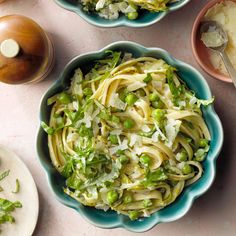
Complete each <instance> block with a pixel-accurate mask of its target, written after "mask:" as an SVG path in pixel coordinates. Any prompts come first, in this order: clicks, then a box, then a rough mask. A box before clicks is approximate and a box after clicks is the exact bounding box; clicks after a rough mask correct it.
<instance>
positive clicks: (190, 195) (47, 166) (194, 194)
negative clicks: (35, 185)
mask: <svg viewBox="0 0 236 236" xmlns="http://www.w3.org/2000/svg"><path fill="white" fill-rule="evenodd" d="M116 47H119V48H125V47H130V48H133V49H138V50H139V51H140V52H142V53H149V52H152V53H155V54H156V55H158V56H156V57H162V58H163V59H164V60H166V61H167V62H168V63H169V64H171V65H172V66H175V67H176V68H178V69H179V70H181V69H183V68H185V69H188V70H190V71H191V73H193V74H195V75H196V76H197V78H198V80H199V81H200V83H201V84H202V85H203V86H204V93H205V95H204V99H208V98H211V97H212V94H211V91H210V88H209V86H208V84H207V82H206V80H205V79H204V77H203V76H202V75H201V74H200V73H199V72H198V71H197V70H196V69H195V68H193V67H192V66H190V65H188V64H186V63H185V62H182V61H180V60H177V59H175V58H174V57H172V56H171V55H170V54H169V53H168V52H167V51H165V50H163V49H161V48H154V47H151V48H146V47H144V46H142V45H140V44H137V43H134V42H130V41H120V42H115V43H112V44H110V45H108V46H106V47H104V48H102V49H101V50H99V51H93V52H89V53H85V54H81V55H79V56H77V57H75V58H73V59H72V60H71V61H70V62H69V63H68V64H67V65H66V66H65V68H64V70H63V72H62V73H61V74H60V77H59V79H58V80H56V81H55V82H54V84H53V85H52V86H51V87H50V88H49V89H48V90H47V91H46V93H45V94H44V95H43V97H42V100H41V105H40V117H39V119H40V122H41V121H45V119H44V118H43V116H44V115H43V110H44V104H46V103H45V101H46V100H47V98H48V97H50V96H52V95H53V94H51V91H52V90H54V89H57V88H62V87H64V88H65V84H64V79H65V78H66V77H65V76H66V75H67V73H69V71H70V65H71V64H73V63H74V62H78V61H83V60H84V59H85V58H90V57H91V56H99V55H104V52H105V51H106V50H114V48H116ZM204 112H205V114H207V115H208V116H210V119H211V122H213V124H214V126H215V127H214V128H215V129H216V130H217V131H216V132H217V140H216V144H215V148H214V149H213V150H212V152H211V155H210V158H209V159H210V161H209V163H208V164H209V166H208V168H209V171H210V173H211V175H210V177H209V179H207V182H205V183H204V185H203V186H201V188H200V190H198V191H188V192H187V193H186V195H187V201H186V202H184V204H183V205H182V206H181V210H179V212H177V213H174V214H172V215H171V216H169V217H163V216H162V217H159V216H158V215H155V214H153V215H151V217H153V218H154V219H153V220H152V221H151V223H149V224H147V225H146V226H144V227H141V228H139V227H138V228H136V227H135V226H132V227H131V226H129V225H126V223H125V222H124V221H123V220H121V219H120V218H119V221H117V222H113V223H107V222H103V223H101V220H98V221H97V222H95V221H94V220H92V219H90V216H88V214H87V213H86V214H85V213H84V212H83V211H82V210H81V209H80V207H79V206H78V203H77V204H75V203H73V202H72V200H71V199H72V198H71V199H65V198H62V197H60V196H59V195H57V193H56V191H55V189H54V186H53V184H52V183H53V179H52V178H53V174H54V173H55V172H56V169H55V168H54V167H53V166H52V164H51V163H46V162H45V161H44V160H43V156H42V154H40V153H41V151H40V150H41V148H42V147H40V139H41V134H42V133H43V130H42V128H41V127H40V126H39V131H38V135H37V140H36V146H37V153H38V158H39V161H40V163H41V165H42V166H43V168H44V170H45V172H46V176H47V180H48V185H49V187H50V189H51V191H52V192H53V193H54V194H55V196H56V198H57V200H58V201H60V202H61V203H62V204H64V205H66V206H68V207H70V208H73V209H75V210H76V211H78V212H79V213H80V214H81V215H82V216H83V217H84V218H85V219H86V220H87V221H89V222H90V223H91V224H93V225H95V226H97V227H100V228H106V229H111V228H125V229H127V230H129V231H132V232H144V231H147V230H150V229H151V228H153V227H154V226H155V225H157V224H159V223H164V222H171V221H175V220H177V219H179V218H181V217H183V216H184V215H185V214H186V213H187V212H188V211H189V210H190V208H191V206H192V204H193V202H194V200H195V199H196V198H198V197H199V196H201V195H202V194H204V193H205V192H206V191H207V190H208V189H209V188H210V186H211V185H212V183H213V181H214V178H215V174H216V160H217V158H218V155H219V153H220V151H221V148H222V145H223V138H224V134H223V128H222V124H221V121H220V119H219V117H218V115H217V114H216V113H215V110H214V107H213V106H212V105H209V106H207V108H205V110H204ZM208 156H209V154H208ZM47 159H50V157H47ZM172 204H173V203H172ZM169 206H171V205H169ZM169 206H167V207H165V208H164V209H166V208H168V207H169ZM161 211H162V210H161ZM120 216H122V215H120ZM151 217H150V218H151Z"/></svg>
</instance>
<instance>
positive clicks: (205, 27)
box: [200, 21, 236, 88]
mask: <svg viewBox="0 0 236 236" xmlns="http://www.w3.org/2000/svg"><path fill="white" fill-rule="evenodd" d="M209 29H210V30H211V31H212V29H213V30H215V31H217V32H218V33H219V34H220V35H221V36H222V38H223V42H222V44H221V45H220V46H219V45H212V46H207V45H206V44H205V42H204V41H203V43H204V44H205V46H206V47H208V48H210V49H211V50H213V51H215V52H217V53H219V55H220V56H221V58H222V60H223V62H224V65H225V67H226V69H227V71H228V73H229V75H230V77H231V79H232V81H233V83H234V86H235V88H236V69H235V68H234V66H233V65H232V63H231V61H230V60H229V57H228V55H227V54H226V53H225V48H226V46H227V44H228V35H227V33H226V32H225V31H224V30H223V28H222V27H221V25H220V24H218V23H217V22H216V21H205V22H203V23H202V25H201V29H200V33H201V34H202V33H206V32H209Z"/></svg>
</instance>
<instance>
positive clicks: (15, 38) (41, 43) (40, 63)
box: [0, 15, 52, 84]
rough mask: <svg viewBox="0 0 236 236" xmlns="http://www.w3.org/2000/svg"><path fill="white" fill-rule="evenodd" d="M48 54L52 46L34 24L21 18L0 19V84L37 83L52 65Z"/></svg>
mask: <svg viewBox="0 0 236 236" xmlns="http://www.w3.org/2000/svg"><path fill="white" fill-rule="evenodd" d="M51 54H52V46H51V42H50V41H49V39H48V37H47V35H46V33H45V32H44V31H43V29H42V28H41V27H40V26H39V25H38V24H37V23H35V22H34V21H33V20H31V19H29V18H27V17H24V16H20V15H9V16H4V17H1V18H0V81H2V82H5V83H9V84H22V83H27V82H31V81H35V80H40V77H42V76H44V74H45V73H46V72H47V70H48V67H49V66H51V64H52V59H51V58H52V55H51Z"/></svg>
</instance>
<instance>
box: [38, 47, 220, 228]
mask: <svg viewBox="0 0 236 236" xmlns="http://www.w3.org/2000/svg"><path fill="white" fill-rule="evenodd" d="M122 45H124V46H125V47H127V45H129V46H131V47H137V48H138V49H140V48H141V46H139V45H136V44H133V43H116V44H113V45H112V46H110V47H109V48H107V49H109V50H104V51H103V56H102V57H101V56H100V57H99V58H96V59H93V60H92V61H91V62H92V63H91V62H90V63H89V64H90V66H89V67H86V66H84V67H81V66H79V65H78V64H77V66H76V67H74V68H73V70H71V71H70V77H72V79H71V80H70V79H69V81H67V84H66V85H65V84H64V89H63V90H61V89H59V90H58V92H59V93H58V92H57V93H55V91H54V94H47V95H46V97H47V99H46V98H45V99H46V100H47V104H48V105H49V106H50V117H49V116H48V117H47V118H49V120H45V119H42V120H43V122H42V127H43V128H44V131H46V132H47V133H48V147H49V156H50V157H51V160H52V163H53V166H54V167H56V169H57V171H58V172H59V173H60V174H61V175H62V176H63V178H62V185H61V186H60V187H61V189H60V192H61V193H62V194H63V195H64V196H65V195H67V197H66V199H70V200H71V201H72V199H73V206H76V205H77V206H78V202H80V203H82V205H86V206H90V207H92V209H95V208H96V209H97V210H96V211H97V212H99V213H98V214H100V213H101V209H102V210H105V211H107V210H108V209H112V210H114V211H117V212H118V213H119V214H120V215H117V216H116V217H118V219H122V220H123V221H127V219H128V217H127V218H125V217H126V216H122V215H128V216H129V218H130V219H131V220H132V221H130V223H127V225H126V224H125V226H126V227H127V228H129V229H132V226H129V224H131V225H133V222H138V223H137V224H138V225H139V222H145V221H146V219H147V221H146V222H150V219H154V218H155V217H156V216H157V214H158V213H159V212H160V213H161V212H163V211H164V210H165V209H166V208H168V207H170V206H173V205H174V204H177V202H178V201H179V198H180V197H181V196H182V195H183V193H182V192H186V191H185V187H186V189H187V188H189V187H187V186H188V185H190V187H191V186H194V184H193V183H195V182H196V183H198V180H199V181H200V180H201V179H202V178H204V175H205V173H204V174H203V170H204V172H207V171H208V170H207V169H206V168H204V166H203V165H204V162H205V161H207V158H208V156H209V155H207V154H208V151H209V149H210V147H211V145H212V141H214V138H213V135H212V134H211V132H209V130H210V131H211V128H210V127H209V128H210V129H208V127H207V124H206V122H205V120H204V118H203V116H202V111H201V109H200V108H201V106H210V105H209V104H211V103H212V102H213V99H212V97H211V96H209V97H207V98H206V99H199V98H198V97H197V95H195V93H194V92H193V91H191V90H190V89H189V88H188V86H187V85H186V84H185V82H184V81H183V80H184V78H182V77H181V75H180V73H179V68H178V67H176V66H175V65H173V64H171V63H168V58H167V60H166V58H163V57H162V56H160V55H158V57H157V56H154V55H153V52H152V50H151V51H149V52H148V51H147V52H146V53H140V54H141V55H140V56H139V55H138V56H136V55H134V53H130V52H131V51H130V50H127V51H124V49H123V50H122V52H121V50H120V48H122ZM132 51H135V50H132ZM127 52H128V53H127ZM136 53H137V52H136ZM142 54H144V55H142ZM145 54H147V55H145ZM85 57H86V56H85ZM85 61H86V59H85ZM86 64H87V63H86V62H85V64H84V65H86ZM68 78H69V77H68ZM70 81H71V82H70ZM64 82H65V81H64ZM65 88H66V89H65ZM51 95H53V96H51ZM209 95H210V94H209ZM46 100H45V102H46ZM207 109H209V108H207ZM45 121H46V122H45ZM41 132H43V131H42V130H41ZM210 140H211V141H210ZM209 141H210V142H209ZM219 142H220V141H219ZM218 151H219V150H217V153H218ZM205 159H206V160H205ZM47 161H49V160H47ZM49 163H50V161H49ZM202 163H203V164H202ZM202 174H203V175H202ZM201 176H202V177H201ZM63 182H64V183H63ZM54 187H55V186H54ZM63 192H64V193H63ZM70 200H69V201H70ZM74 204H75V205H74ZM82 205H81V206H82ZM94 207H95V208H94ZM81 209H84V208H81ZM81 209H80V210H81ZM90 209H91V208H90ZM98 209H99V210H98ZM81 211H83V210H81ZM92 211H93V212H94V210H92ZM86 213H87V212H86ZM86 213H84V212H83V213H82V214H84V215H85V216H86V217H88V215H87V214H86ZM101 214H103V213H101ZM104 214H108V215H109V214H111V213H110V211H108V212H104ZM149 216H150V217H149ZM153 216H154V217H153ZM92 217H93V218H94V216H92ZM116 217H114V218H116ZM144 217H149V218H144ZM88 218H89V219H91V217H90V216H89V217H88ZM137 219H141V220H137ZM135 220H136V221H135ZM96 221H97V220H96ZM117 222H118V224H120V221H119V220H118V221H117ZM127 222H128V221H127ZM131 222H132V223H131ZM156 223H158V221H156ZM95 224H96V225H99V224H98V223H97V222H96V223H95ZM153 225H154V224H153V222H152V223H151V224H150V223H149V226H148V228H150V227H151V226H153ZM103 227H104V226H103ZM136 231H140V230H137V229H136ZM141 231H143V229H142V230H141Z"/></svg>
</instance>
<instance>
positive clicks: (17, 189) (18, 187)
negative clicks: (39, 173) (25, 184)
mask: <svg viewBox="0 0 236 236" xmlns="http://www.w3.org/2000/svg"><path fill="white" fill-rule="evenodd" d="M19 191H20V181H19V179H16V188H15V190H14V191H12V193H19Z"/></svg>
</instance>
